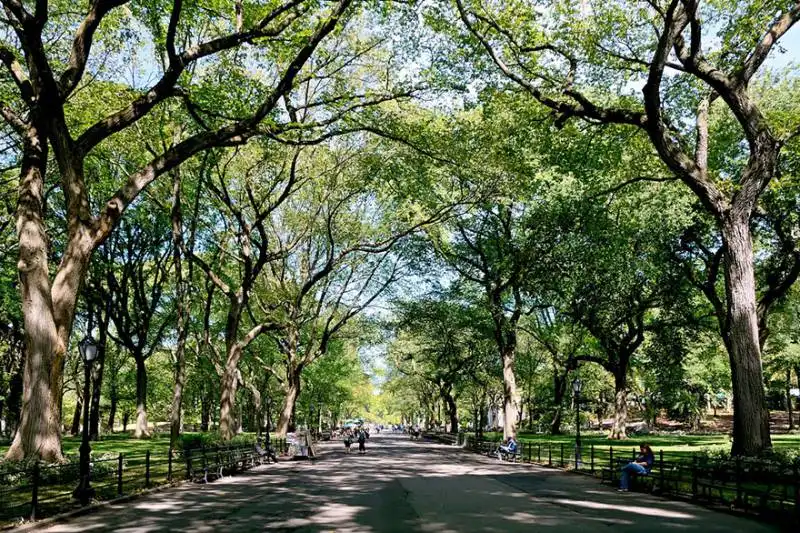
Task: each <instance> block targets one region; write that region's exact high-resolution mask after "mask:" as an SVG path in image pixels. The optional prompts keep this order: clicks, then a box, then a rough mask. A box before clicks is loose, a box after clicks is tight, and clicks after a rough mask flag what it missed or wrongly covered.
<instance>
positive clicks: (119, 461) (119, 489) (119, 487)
mask: <svg viewBox="0 0 800 533" xmlns="http://www.w3.org/2000/svg"><path fill="white" fill-rule="evenodd" d="M117 494H118V495H119V496H122V454H119V457H118V458H117Z"/></svg>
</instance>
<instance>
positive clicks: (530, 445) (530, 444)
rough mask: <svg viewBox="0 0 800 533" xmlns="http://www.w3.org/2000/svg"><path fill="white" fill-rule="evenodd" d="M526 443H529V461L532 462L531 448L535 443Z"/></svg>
mask: <svg viewBox="0 0 800 533" xmlns="http://www.w3.org/2000/svg"><path fill="white" fill-rule="evenodd" d="M525 444H527V445H528V462H529V463H530V462H531V448H532V447H533V444H532V443H530V442H526V443H525Z"/></svg>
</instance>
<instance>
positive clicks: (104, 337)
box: [89, 312, 108, 441]
mask: <svg viewBox="0 0 800 533" xmlns="http://www.w3.org/2000/svg"><path fill="white" fill-rule="evenodd" d="M99 327H100V334H99V338H98V342H97V345H98V352H97V359H96V360H95V362H94V364H93V365H92V403H91V404H90V405H89V439H91V440H95V441H96V440H98V439H99V438H100V394H101V392H102V390H103V370H104V369H105V362H106V348H107V342H108V313H107V312H106V313H104V315H103V319H102V320H100V324H99Z"/></svg>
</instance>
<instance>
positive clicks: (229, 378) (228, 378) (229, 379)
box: [219, 343, 242, 441]
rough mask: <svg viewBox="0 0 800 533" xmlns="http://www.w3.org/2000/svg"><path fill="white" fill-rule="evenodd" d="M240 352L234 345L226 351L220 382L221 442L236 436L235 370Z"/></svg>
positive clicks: (236, 380) (237, 382) (236, 345)
mask: <svg viewBox="0 0 800 533" xmlns="http://www.w3.org/2000/svg"><path fill="white" fill-rule="evenodd" d="M241 356H242V350H241V348H240V347H239V345H238V344H236V343H234V344H233V345H232V346H231V348H230V350H229V351H228V359H227V362H226V364H225V370H224V371H223V373H222V380H221V381H220V389H221V390H220V402H219V431H220V435H221V437H222V439H223V440H226V441H227V440H231V439H232V438H233V436H234V435H236V427H237V426H236V416H235V412H234V409H235V407H236V388H237V386H238V384H239V380H238V377H237V369H238V365H239V359H240V358H241Z"/></svg>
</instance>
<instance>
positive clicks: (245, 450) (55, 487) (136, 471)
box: [0, 439, 288, 526]
mask: <svg viewBox="0 0 800 533" xmlns="http://www.w3.org/2000/svg"><path fill="white" fill-rule="evenodd" d="M271 444H272V447H273V449H274V450H275V451H276V452H278V453H285V452H286V451H287V450H288V445H287V443H286V440H284V439H272V440H271ZM258 459H259V456H258V454H257V453H256V451H255V447H254V445H252V444H246V445H237V446H214V447H200V448H187V449H185V450H178V449H176V450H172V449H169V450H167V451H166V452H164V451H163V450H161V451H155V452H151V451H150V450H148V451H146V452H144V453H126V454H123V453H120V454H103V455H93V456H92V458H91V463H90V469H89V478H90V483H91V486H92V488H93V489H94V500H96V501H106V500H111V499H114V498H118V497H121V496H128V495H132V494H136V493H139V492H142V491H143V490H146V489H150V488H154V487H158V486H164V485H169V484H173V483H178V482H181V481H184V480H194V481H210V480H212V479H214V478H216V477H219V476H220V475H226V474H230V473H233V472H235V471H241V470H244V469H247V468H249V467H250V466H252V465H254V464H255V463H256V462H257V461H258ZM79 469H80V467H79V463H78V462H77V460H76V461H74V462H69V463H65V464H45V463H39V462H36V463H33V464H32V465H30V464H29V465H26V466H25V467H15V466H14V465H13V464H3V465H0V526H3V525H8V524H11V523H14V522H21V521H25V520H35V519H39V518H44V517H47V516H53V515H55V514H58V513H62V512H67V511H70V510H73V509H77V508H79V507H80V503H79V501H78V500H77V499H76V498H75V496H74V491H75V489H76V487H77V486H78V482H79V479H80V474H79Z"/></svg>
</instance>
